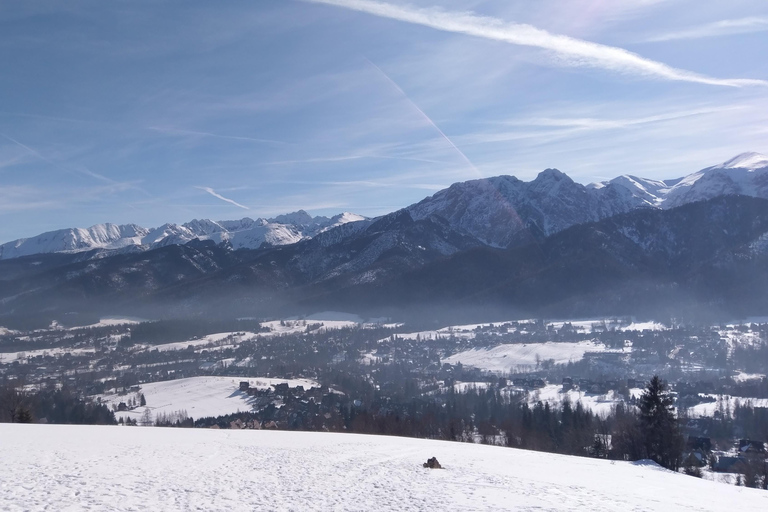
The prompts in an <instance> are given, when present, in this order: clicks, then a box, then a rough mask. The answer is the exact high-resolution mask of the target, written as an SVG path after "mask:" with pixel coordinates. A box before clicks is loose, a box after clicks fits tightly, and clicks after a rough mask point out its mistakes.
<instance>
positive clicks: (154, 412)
mask: <svg viewBox="0 0 768 512" xmlns="http://www.w3.org/2000/svg"><path fill="white" fill-rule="evenodd" d="M240 382H248V383H249V385H250V387H252V388H257V389H266V388H269V387H270V386H274V385H276V384H281V383H287V384H288V385H289V386H290V387H296V386H303V387H304V388H305V389H308V388H311V387H317V386H319V384H318V383H317V382H315V381H313V380H309V379H271V378H254V377H189V378H186V379H177V380H168V381H163V382H152V383H148V384H142V385H141V386H140V388H139V391H138V392H136V393H129V394H127V395H120V394H108V395H101V396H99V397H97V398H99V399H101V401H102V402H103V403H105V404H106V405H108V406H110V407H111V406H112V405H117V404H119V403H120V402H127V400H129V399H130V398H134V400H136V401H138V393H142V394H143V395H144V398H145V399H146V401H147V405H146V406H145V407H142V406H139V407H136V408H135V409H132V410H129V411H119V412H116V413H115V417H117V418H118V419H120V418H123V419H132V420H136V421H140V420H141V419H142V416H143V415H144V412H145V411H147V410H149V411H150V419H152V418H155V417H157V416H158V415H161V414H165V415H171V414H174V413H178V412H179V411H184V412H186V414H187V416H189V417H191V418H195V419H197V418H204V417H207V416H223V415H226V414H232V413H236V412H239V411H250V410H251V409H252V408H253V406H252V405H251V400H252V399H251V398H250V397H249V396H248V395H247V394H245V393H243V392H241V391H240V389H239V387H240Z"/></svg>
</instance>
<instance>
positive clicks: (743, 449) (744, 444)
mask: <svg viewBox="0 0 768 512" xmlns="http://www.w3.org/2000/svg"><path fill="white" fill-rule="evenodd" d="M739 453H754V454H758V455H765V443H763V442H762V441H752V440H750V439H739Z"/></svg>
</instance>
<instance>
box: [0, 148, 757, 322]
mask: <svg viewBox="0 0 768 512" xmlns="http://www.w3.org/2000/svg"><path fill="white" fill-rule="evenodd" d="M766 164H768V158H766V157H762V156H760V155H756V154H744V155H740V156H739V157H736V158H735V159H732V160H729V161H728V162H726V163H724V164H722V165H718V166H713V167H709V168H707V169H704V170H702V171H699V172H698V173H694V174H692V175H689V176H687V177H684V178H680V179H675V180H666V181H654V180H647V179H641V178H636V177H631V176H622V177H619V178H616V179H614V180H611V181H610V182H606V183H602V184H596V185H593V186H583V185H580V184H578V183H575V182H574V181H573V180H571V179H570V178H568V176H566V175H565V174H563V173H561V172H560V171H557V170H555V169H548V170H546V171H544V172H542V173H541V174H539V176H538V177H537V178H536V179H535V180H533V181H531V182H523V181H521V180H518V179H516V178H514V177H511V176H500V177H495V178H487V179H482V180H473V181H469V182H465V183H458V184H455V185H452V186H451V187H449V188H448V189H445V190H442V191H440V192H438V193H436V194H435V195H433V196H431V197H428V198H426V199H424V200H423V201H421V202H419V203H417V204H414V205H411V206H409V207H407V208H404V209H401V210H398V211H396V212H393V213H390V214H387V215H384V216H382V217H379V218H376V219H365V218H362V217H360V216H355V215H353V214H342V215H340V216H336V217H333V218H326V217H311V216H310V215H308V214H307V213H306V212H303V211H299V212H295V213H293V214H288V215H284V216H280V217H276V218H274V219H257V220H252V219H247V218H246V219H241V220H238V221H221V222H214V221H210V220H195V221H192V222H188V223H186V224H183V225H174V224H168V225H165V226H161V227H159V228H155V229H152V230H147V229H144V228H140V227H138V226H114V225H103V226H94V227H93V228H91V229H88V230H62V231H61V232H54V233H48V234H45V235H40V236H39V237H36V238H33V239H27V240H22V241H18V242H17V243H11V244H6V245H5V246H3V251H4V252H3V254H2V257H1V258H0V325H6V326H7V324H3V322H4V320H3V317H9V316H14V315H15V316H17V317H18V316H19V315H21V316H24V315H32V316H35V315H41V314H43V313H41V312H44V314H45V315H54V316H55V315H57V314H62V313H65V312H67V311H78V310H79V311H89V312H91V311H102V312H104V313H105V314H134V315H135V316H147V315H150V316H156V315H157V314H158V313H157V312H158V311H167V312H168V314H173V315H187V314H203V313H205V314H213V313H214V312H218V314H222V315H231V314H239V315H242V316H252V315H255V314H258V315H266V314H270V313H275V314H276V312H278V311H279V312H281V313H284V312H286V311H291V312H296V311H299V310H305V311H311V310H316V309H318V308H323V309H338V310H348V311H354V312H357V311H362V310H367V311H369V312H370V311H373V310H375V309H376V308H390V309H396V308H401V309H403V308H406V309H408V308H411V307H412V308H413V309H414V310H415V309H416V308H417V307H421V306H423V305H425V304H432V305H439V304H449V305H451V307H454V306H455V307H459V308H463V309H466V308H469V307H481V308H490V307H500V308H502V309H503V310H504V311H508V310H510V309H509V308H513V309H514V310H515V311H527V312H530V313H531V314H557V315H587V314H590V315H591V314H633V313H635V314H636V313H639V312H640V311H646V312H655V313H658V312H659V311H680V310H682V309H684V308H686V307H688V308H689V310H694V309H695V310H697V311H712V312H715V311H717V312H721V313H722V312H724V311H730V312H744V311H749V312H753V313H755V314H757V313H761V314H762V313H764V310H765V309H766V308H768V292H766V291H765V290H768V188H767V187H766V185H765V182H766V179H768V178H766V176H768V165H766ZM709 196H712V197H709ZM747 196H753V197H747ZM677 203H680V205H679V206H678V205H677ZM233 249H239V250H233ZM24 255H27V256H26V257H17V256H24ZM504 308H507V309H504ZM446 311H450V309H447V310H446Z"/></svg>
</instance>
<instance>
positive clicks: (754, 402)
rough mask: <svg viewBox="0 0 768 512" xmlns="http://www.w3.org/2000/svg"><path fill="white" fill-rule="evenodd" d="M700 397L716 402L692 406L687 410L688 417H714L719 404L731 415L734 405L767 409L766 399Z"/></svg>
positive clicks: (767, 400)
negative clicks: (712, 399)
mask: <svg viewBox="0 0 768 512" xmlns="http://www.w3.org/2000/svg"><path fill="white" fill-rule="evenodd" d="M702 396H709V397H711V398H714V399H715V400H716V401H715V402H707V403H703V404H698V405H694V406H693V407H691V408H689V409H688V414H689V415H690V416H693V417H700V416H714V414H715V411H717V410H718V409H719V408H720V404H722V407H723V409H724V410H725V409H728V410H729V411H730V412H731V413H733V410H734V408H735V407H736V404H739V405H741V406H750V407H760V408H766V407H768V398H747V397H739V396H730V395H702Z"/></svg>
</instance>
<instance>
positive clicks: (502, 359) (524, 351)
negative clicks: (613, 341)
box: [441, 341, 629, 373]
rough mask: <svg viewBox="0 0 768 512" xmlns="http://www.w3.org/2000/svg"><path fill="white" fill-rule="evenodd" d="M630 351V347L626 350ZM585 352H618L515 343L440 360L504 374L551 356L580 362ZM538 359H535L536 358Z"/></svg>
mask: <svg viewBox="0 0 768 512" xmlns="http://www.w3.org/2000/svg"><path fill="white" fill-rule="evenodd" d="M626 350H629V349H626ZM587 352H621V350H619V351H617V350H611V349H608V348H606V347H605V345H603V344H601V343H595V342H592V341H581V342H577V343H552V342H547V343H515V344H505V345H498V346H496V347H493V348H491V349H482V348H479V349H471V350H466V351H464V352H459V353H458V354H454V355H452V356H450V357H447V358H445V359H443V360H442V361H441V362H442V363H450V364H457V363H461V364H462V365H464V366H472V367H475V368H479V369H481V370H487V371H491V372H498V373H505V372H510V371H512V370H522V371H525V370H526V369H528V370H533V369H535V368H536V364H537V362H540V361H547V360H549V359H554V361H555V364H563V363H567V362H569V361H574V362H575V361H580V360H581V359H582V358H584V354H586V353H587ZM537 359H538V361H537Z"/></svg>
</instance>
